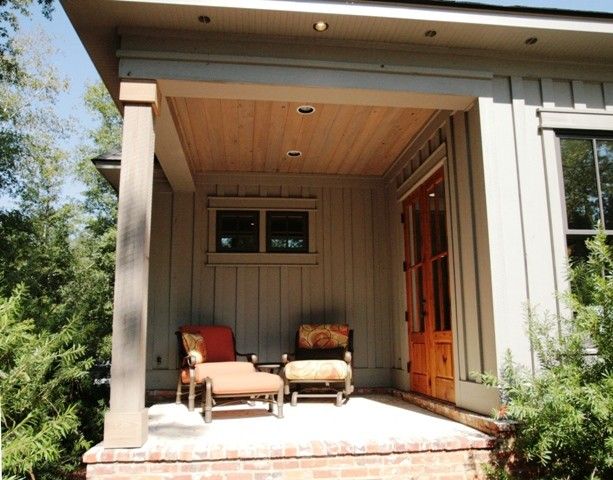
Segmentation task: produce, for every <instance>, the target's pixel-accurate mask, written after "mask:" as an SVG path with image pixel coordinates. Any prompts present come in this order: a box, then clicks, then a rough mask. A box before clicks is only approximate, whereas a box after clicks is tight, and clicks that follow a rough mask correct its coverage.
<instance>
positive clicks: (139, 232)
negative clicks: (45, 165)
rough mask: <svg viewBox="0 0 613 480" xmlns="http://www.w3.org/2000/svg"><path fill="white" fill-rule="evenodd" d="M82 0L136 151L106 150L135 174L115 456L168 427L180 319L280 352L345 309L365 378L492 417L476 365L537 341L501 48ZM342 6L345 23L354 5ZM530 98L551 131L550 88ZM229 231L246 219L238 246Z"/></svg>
mask: <svg viewBox="0 0 613 480" xmlns="http://www.w3.org/2000/svg"><path fill="white" fill-rule="evenodd" d="M68 3H69V9H70V12H69V14H70V15H71V18H73V21H74V22H75V24H76V25H77V28H79V29H81V30H83V31H88V32H90V30H89V29H90V28H91V29H93V30H91V33H92V36H91V37H89V36H87V37H84V38H85V42H86V43H87V42H89V44H90V45H92V46H99V47H100V49H99V50H95V53H94V54H95V55H97V56H98V57H97V58H98V60H97V61H98V62H99V63H100V64H101V65H104V66H105V70H104V71H103V76H104V77H105V81H106V82H107V85H109V87H110V90H111V93H112V95H113V96H114V97H115V99H116V101H117V103H118V105H120V106H121V108H122V109H123V115H124V133H123V144H122V153H121V158H120V160H118V159H115V161H114V163H113V161H112V159H106V160H105V161H104V162H101V163H100V170H101V172H102V173H103V174H104V175H105V176H107V178H108V179H109V181H111V182H115V183H114V184H115V185H116V188H117V190H118V191H119V222H118V242H117V268H116V285H115V289H116V290H115V302H114V323H113V354H112V355H113V360H112V372H111V376H112V381H111V407H110V411H109V412H108V414H107V416H106V422H105V433H104V448H105V449H106V450H108V451H109V452H108V453H106V454H105V455H107V457H108V458H115V457H114V455H115V453H113V452H112V450H115V449H117V450H118V451H123V452H124V453H122V454H119V453H118V454H117V455H127V453H125V451H126V449H128V448H133V449H135V450H134V451H135V452H140V451H141V450H140V449H141V448H143V446H144V445H147V444H148V442H149V440H148V438H149V435H154V434H155V431H154V430H152V429H151V424H152V422H154V418H153V417H152V416H151V415H150V412H148V410H147V408H146V406H145V396H146V393H147V391H151V390H174V386H175V384H176V381H177V377H178V367H179V363H180V360H181V359H180V358H178V348H177V341H176V338H175V331H176V330H177V329H178V328H179V327H180V326H182V325H186V324H201V325H225V326H228V327H231V328H232V330H233V331H234V333H235V335H236V340H237V350H239V351H241V352H245V353H246V352H255V353H257V354H258V355H259V358H260V360H261V361H264V362H275V361H279V359H280V357H281V354H282V353H284V352H287V351H291V350H292V349H293V346H294V343H293V342H294V335H295V332H296V330H297V327H298V326H299V325H300V324H302V323H343V324H348V325H349V326H350V327H351V328H352V329H353V330H354V352H353V365H352V366H353V372H354V384H355V386H356V388H357V389H358V390H360V389H364V388H382V389H384V390H385V391H389V390H390V389H395V390H397V391H401V392H409V391H419V392H421V393H423V394H426V395H429V396H432V397H437V398H439V399H442V400H444V401H446V402H448V403H449V404H450V405H454V406H457V407H459V408H461V409H465V410H470V411H473V412H479V413H481V414H485V415H487V414H489V413H490V412H491V410H492V408H494V407H496V406H497V404H498V400H499V399H498V395H497V392H496V391H495V390H492V389H488V388H486V387H485V386H483V385H482V384H481V383H479V382H478V381H476V380H475V379H474V378H473V376H472V374H473V373H474V372H485V371H489V372H496V371H497V369H498V367H499V360H500V359H501V358H502V356H503V354H504V352H505V350H506V349H507V348H512V349H513V352H514V354H515V358H516V359H517V360H518V361H520V362H522V363H524V364H527V365H529V364H530V363H531V361H532V358H531V355H532V353H531V351H530V345H529V342H528V340H527V338H525V335H523V332H522V329H521V325H520V323H521V318H522V312H523V310H522V308H523V307H522V305H523V304H522V302H523V301H524V300H525V298H524V297H525V295H524V293H525V290H526V289H522V287H521V286H522V285H523V283H522V282H525V278H524V277H525V275H524V274H525V272H524V271H523V270H521V268H520V267H519V266H521V265H524V264H523V263H521V262H520V261H519V260H518V259H521V258H523V253H522V248H523V247H522V245H526V242H525V241H524V239H523V237H522V235H523V233H522V232H523V230H522V228H520V227H521V222H522V221H523V220H522V216H521V202H520V201H519V199H518V191H517V189H518V183H517V181H515V180H513V179H516V177H517V170H516V161H515V158H514V157H513V155H514V153H513V152H515V151H517V150H516V148H515V140H516V139H515V138H514V137H513V135H512V132H514V131H515V130H514V127H515V126H516V125H515V124H514V121H515V120H514V118H515V117H513V115H511V113H510V112H511V110H510V108H511V106H510V105H511V104H510V100H509V98H510V95H511V91H510V90H509V88H510V84H509V82H508V80H507V79H505V78H503V77H496V75H495V74H494V70H493V66H491V65H490V64H487V66H488V68H487V69H484V70H481V69H476V68H474V66H471V65H466V66H465V67H466V68H464V69H459V68H458V65H457V64H455V63H454V61H455V60H454V58H453V55H451V54H449V55H447V56H441V57H440V58H438V57H437V58H438V61H437V62H435V64H434V65H433V64H432V59H433V58H435V57H433V56H431V55H428V54H427V53H424V52H420V53H419V55H417V54H416V55H413V56H407V51H405V50H404V49H403V48H400V47H399V46H396V45H382V44H377V45H378V47H377V48H365V46H364V44H362V43H359V42H355V43H354V42H349V43H348V44H347V45H341V44H340V43H339V42H340V39H336V40H337V41H336V42H335V41H332V40H334V38H327V39H326V40H322V38H323V37H319V38H315V37H312V22H311V21H310V20H309V21H308V22H307V23H306V24H305V25H306V26H307V27H308V28H307V29H306V30H304V31H301V34H300V35H299V36H298V37H296V39H295V40H296V42H297V43H296V44H295V45H294V44H292V46H291V48H290V47H289V46H288V45H286V44H284V43H283V42H282V41H280V40H279V38H277V37H276V36H275V35H276V34H275V28H276V23H275V21H274V19H273V13H271V12H268V11H265V10H262V11H260V12H258V13H254V12H251V13H253V14H254V15H256V16H258V18H259V17H260V16H261V17H262V18H264V17H266V19H267V21H268V22H270V24H269V27H270V29H269V30H267V33H266V34H264V33H262V32H260V34H257V35H256V34H248V33H245V32H242V33H241V32H237V33H235V34H233V35H231V36H229V37H227V38H226V37H224V36H223V31H221V33H219V32H202V31H197V32H196V31H179V30H176V28H178V27H177V26H176V25H175V24H173V23H172V22H170V20H169V19H170V18H171V17H172V15H171V14H172V13H173V12H175V10H173V9H174V8H176V9H178V10H177V11H180V12H182V15H184V16H185V19H187V18H188V17H190V18H191V17H193V19H198V18H199V16H202V15H201V13H200V12H199V10H198V8H197V7H196V6H194V5H191V6H188V5H182V6H173V8H172V9H171V8H170V7H168V8H167V6H159V5H149V4H146V5H139V9H137V10H134V11H129V8H130V6H131V5H129V4H130V2H114V3H113V9H110V10H109V11H107V12H105V13H104V15H102V16H101V17H99V18H97V19H96V20H97V21H96V22H95V25H93V23H92V21H91V16H88V14H89V10H88V8H93V7H92V5H93V4H92V3H91V2H68ZM140 3H142V2H140ZM224 8H225V7H219V9H220V10H224ZM224 11H225V10H224ZM148 13H149V14H151V16H148ZM225 13H228V14H230V13H232V12H230V11H228V12H225ZM234 13H236V12H234ZM154 14H155V22H153V21H152V20H151V19H152V18H154V16H153V15H154ZM284 15H287V16H288V17H292V18H293V17H294V15H293V14H290V13H287V12H286V13H285V14H284ZM295 17H296V18H295V20H296V21H298V20H300V21H301V22H302V21H303V20H304V18H302V16H301V15H296V16H295ZM298 17H300V18H298ZM126 19H131V20H130V21H134V22H135V23H134V25H124V26H122V27H121V29H120V34H118V33H117V25H120V23H121V22H125V21H128V20H126ZM337 20H338V21H339V22H341V23H342V22H345V21H346V22H347V25H346V26H347V28H350V27H349V25H350V23H351V20H352V19H351V16H350V15H349V16H346V18H345V17H344V16H339V18H337ZM354 20H355V19H354ZM167 21H169V22H170V23H168V24H167V23H165V22H167ZM398 21H399V25H401V24H403V22H405V21H407V22H409V21H410V20H407V19H403V20H398ZM128 23H129V21H128ZM122 25H123V24H122ZM301 25H302V23H301ZM170 28H175V30H173V31H169V30H167V29H170ZM267 28H268V27H267ZM301 28H302V27H301ZM384 30H385V28H383V26H382V27H381V31H380V32H379V33H383V31H384ZM398 31H400V30H398ZM94 33H95V35H98V36H95V35H94ZM374 34H376V32H374V31H373V35H374ZM510 34H511V33H510V32H509V35H510ZM331 35H334V33H332V34H331ZM375 36H376V35H375ZM102 38H104V39H106V43H104V47H102V46H100V45H101V43H100V42H101V39H102ZM311 40H313V44H311ZM373 40H374V39H373ZM313 45H316V48H315V47H313ZM112 46H117V48H115V47H112ZM298 47H299V48H298ZM297 52H300V53H299V54H298V53H297ZM296 55H297V56H296ZM539 88H540V87H539V86H538V85H536V84H534V82H533V83H530V82H528V81H527V83H526V89H527V90H530V92H533V90H538V89H539ZM521 105H522V108H523V105H524V104H523V103H522V104H521ZM515 107H517V108H519V107H518V106H517V105H515V106H514V108H515ZM521 112H522V115H523V114H524V113H525V114H526V118H527V120H526V123H530V127H531V128H532V127H534V128H533V130H536V128H537V125H536V123H537V122H538V118H537V117H536V115H535V112H536V107H535V106H534V105H533V104H530V105H529V108H528V107H526V111H525V112H524V110H521ZM530 115H532V116H530ZM517 118H522V117H521V116H519V117H517ZM533 124H534V125H533ZM495 125H503V127H504V128H501V129H500V132H498V131H495V129H496V127H495ZM501 132H503V134H501ZM511 157H513V158H511ZM530 166H531V168H534V169H535V171H536V170H537V169H538V165H537V164H536V163H531V164H530ZM537 173H539V172H536V173H535V174H534V175H529V177H530V178H536V177H538V175H537ZM433 179H434V180H435V182H434V183H433ZM430 187H436V188H430ZM432 199H434V200H432ZM544 203H546V202H541V203H539V205H540V204H544ZM289 213H291V215H294V216H295V217H300V218H301V219H302V223H301V227H300V228H298V229H294V231H291V232H288V231H286V232H285V237H284V238H286V239H287V238H290V237H291V238H292V240H296V239H298V241H297V243H296V245H298V246H299V248H297V249H295V250H294V251H287V249H286V250H285V251H277V250H275V248H277V247H275V245H273V242H272V240H271V238H272V237H273V236H274V235H271V228H269V227H270V226H271V225H272V221H271V219H273V218H274V216H275V215H277V214H282V215H285V216H286V217H289V216H291V215H289ZM232 215H234V217H236V218H238V217H239V216H240V215H242V216H243V218H248V219H249V221H248V222H247V223H248V224H249V225H251V226H253V227H254V228H253V229H252V230H251V231H250V232H248V233H249V236H247V235H246V232H245V231H239V230H240V229H235V231H232V228H227V225H225V224H224V222H225V220H227V219H228V216H232ZM411 215H413V216H411ZM417 217H419V218H420V219H422V220H424V222H425V221H427V222H428V223H427V226H425V225H426V224H425V223H423V222H421V221H417V222H416V221H415V218H417ZM236 218H235V219H234V220H236ZM234 220H233V221H234ZM231 223H232V222H230V224H231ZM224 225H225V226H224ZM418 230H419V231H418ZM235 234H236V235H235ZM232 235H235V236H240V237H241V238H243V239H245V238H248V239H247V241H246V244H245V245H243V247H242V249H238V250H232V248H231V247H232V242H233V240H232V238H233V237H232ZM426 238H429V239H430V240H431V241H429V242H428V241H426V240H425V239H426ZM539 238H540V237H539ZM228 239H229V240H228ZM433 239H434V240H433ZM547 241H548V240H547V239H544V240H543V241H542V242H541V243H535V242H532V243H529V244H528V245H529V246H532V245H539V248H540V247H542V250H543V251H546V250H547V248H546V247H547V245H545V244H546V243H547ZM228 245H230V248H228ZM431 245H437V247H436V248H437V249H438V250H436V252H435V251H434V250H433V249H432V248H430V246H431ZM287 246H288V244H286V247H287ZM417 249H421V250H423V252H426V251H428V252H429V253H428V257H429V258H428V261H429V262H430V263H428V265H427V266H425V264H424V263H423V262H420V261H415V258H416V257H415V256H413V257H412V256H411V252H413V253H414V252H415V251H416V250H417ZM290 250H291V249H290ZM435 257H436V258H435ZM541 257H542V258H543V262H547V261H549V260H547V257H546V256H544V255H541V256H540V257H539V258H541ZM526 268H528V266H526ZM420 269H421V270H420ZM435 269H437V270H436V273H434V272H435ZM530 269H534V270H537V268H535V267H533V266H532V265H530ZM420 271H421V272H425V271H427V279H426V280H423V282H422V284H421V287H420V286H419V285H420V284H419V282H420V281H421V280H418V279H419V278H420V275H421V274H420ZM411 275H413V276H411ZM424 278H426V275H425V274H424ZM549 280H551V279H549ZM549 280H547V281H549ZM541 283H542V282H541ZM516 286H517V287H516ZM549 286H550V285H549V284H547V285H546V286H543V287H542V289H541V290H542V291H543V292H544V291H545V290H546V289H548V290H547V293H546V294H547V295H549V292H550V291H552V289H549ZM420 288H421V290H420ZM426 294H427V298H426ZM546 294H545V293H543V297H545V295H546ZM424 307H426V308H424ZM358 400H360V399H358ZM358 403H359V402H358ZM350 404H351V402H350ZM309 406H310V405H305V407H307V408H308V407H309ZM299 407H302V405H299ZM160 408H161V407H160ZM330 408H331V409H332V411H333V412H334V415H338V414H344V412H345V409H344V407H342V408H340V409H334V407H332V406H330ZM156 409H158V407H156ZM286 410H288V411H289V412H291V411H292V409H291V408H289V407H288V408H287V409H286ZM154 411H155V410H154ZM158 411H167V412H172V410H164V409H162V410H159V409H158ZM295 411H296V412H300V411H302V410H301V408H298V409H296V410H295ZM348 411H349V410H348ZM403 411H404V410H403V409H398V408H395V409H392V410H390V412H395V413H399V414H400V413H402V412H403ZM171 417H172V415H171V416H170V417H167V418H171ZM192 417H193V416H192ZM357 417H358V418H359V415H358V416H357ZM193 418H196V417H193ZM383 418H386V419H387V421H385V422H381V425H380V427H381V428H380V429H379V431H381V432H382V433H383V431H384V430H385V429H388V430H390V431H394V430H395V426H394V425H395V422H394V421H393V414H392V415H387V414H385V415H383ZM244 420H245V421H248V420H249V419H244ZM353 421H355V419H354V420H353ZM236 422H237V423H239V424H240V419H236ZM348 422H349V420H348ZM214 423H215V421H214ZM220 423H221V422H220ZM418 423H419V422H418ZM224 424H227V425H231V424H230V423H225V422H224ZM280 424H283V425H284V424H285V423H284V422H280ZM180 425H182V424H181V423H180V422H179V423H178V424H177V426H178V428H177V429H176V430H173V431H175V432H177V433H179V432H183V431H185V430H184V429H183V427H180ZM421 425H423V423H421ZM221 426H222V425H220V428H221ZM296 428H298V429H299V430H300V429H301V428H302V426H301V425H299V424H297V425H296ZM373 428H374V426H373ZM424 428H425V427H424ZM169 431H170V430H169ZM187 431H188V432H191V431H192V429H191V427H190V428H187ZM202 432H204V433H203V435H211V436H214V435H218V434H219V435H221V436H223V435H222V434H221V433H218V431H217V430H213V431H209V430H208V429H205V430H204V431H202ZM421 433H422V432H417V435H418V437H419V435H421ZM179 437H180V435H179ZM388 438H389V436H387V434H386V436H385V440H384V443H385V442H388ZM176 440H177V441H178V442H179V443H181V439H180V438H177V439H176ZM207 441H209V440H207ZM288 441H289V440H288ZM210 442H213V443H212V444H214V443H215V440H214V439H213V438H211V439H210ZM97 448H98V450H97V451H99V449H100V448H101V447H97ZM388 453H391V452H388ZM104 458H106V457H104ZM130 458H131V457H130Z"/></svg>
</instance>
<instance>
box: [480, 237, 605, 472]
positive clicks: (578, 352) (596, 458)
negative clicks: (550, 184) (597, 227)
mask: <svg viewBox="0 0 613 480" xmlns="http://www.w3.org/2000/svg"><path fill="white" fill-rule="evenodd" d="M588 250H589V258H588V259H587V260H586V261H584V262H578V263H576V264H575V265H573V266H571V269H570V276H571V286H572V292H571V293H570V294H568V295H567V297H566V300H567V304H568V306H569V307H570V310H571V311H572V312H573V314H572V316H571V317H570V318H566V317H562V316H559V317H558V316H556V317H547V318H541V319H539V318H535V317H534V316H532V315H530V316H529V322H528V323H529V332H528V333H529V336H530V340H531V342H532V345H533V348H534V351H535V353H536V355H537V358H538V362H539V370H538V372H537V373H536V374H535V375H533V374H532V372H529V371H527V370H526V369H524V368H522V367H520V366H518V365H515V364H514V363H513V361H512V358H511V355H510V353H508V354H507V357H506V361H505V363H504V365H503V368H502V372H501V378H500V379H497V378H496V377H494V376H491V375H481V379H482V380H484V381H485V383H487V384H489V385H490V386H495V387H497V388H499V389H500V392H501V395H502V401H503V405H504V406H503V408H502V409H501V411H500V412H499V414H498V416H499V417H505V418H507V419H510V420H513V421H516V422H517V423H516V430H515V435H514V437H513V438H508V439H506V440H504V441H503V442H502V443H501V445H500V447H499V449H498V451H497V452H495V453H496V457H495V458H496V459H495V461H494V468H492V469H491V470H490V472H489V474H490V477H491V478H497V479H514V478H522V479H525V478H534V479H536V478H538V479H585V478H592V479H603V480H604V479H609V478H613V277H612V275H613V252H612V250H611V248H610V247H609V246H608V245H607V243H606V237H605V235H604V234H603V233H600V234H599V235H598V236H597V237H595V238H594V239H593V240H590V241H588Z"/></svg>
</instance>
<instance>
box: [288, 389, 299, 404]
mask: <svg viewBox="0 0 613 480" xmlns="http://www.w3.org/2000/svg"><path fill="white" fill-rule="evenodd" d="M290 404H291V406H292V407H295V406H296V405H297V404H298V391H297V390H294V391H293V392H292V399H291V401H290Z"/></svg>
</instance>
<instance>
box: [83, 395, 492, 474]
mask: <svg viewBox="0 0 613 480" xmlns="http://www.w3.org/2000/svg"><path fill="white" fill-rule="evenodd" d="M224 408H225V407H221V408H220V409H219V410H217V412H215V411H214V420H213V423H211V424H204V422H203V420H202V417H201V414H200V413H199V412H188V411H187V409H186V408H185V407H184V406H182V405H174V404H158V405H155V406H153V407H152V408H151V409H150V424H149V440H148V441H147V443H146V444H145V445H143V446H142V447H141V448H134V449H104V448H103V447H102V445H98V446H96V447H94V448H92V449H90V450H89V451H88V452H87V453H86V454H85V455H84V457H83V461H84V462H85V463H86V464H87V478H88V480H130V479H134V480H145V479H146V480H170V479H174V480H201V479H202V480H204V479H216V480H265V479H271V480H273V479H274V480H276V479H288V480H302V479H304V480H311V479H341V478H348V479H349V478H356V479H404V480H409V479H435V480H444V479H447V480H453V479H457V480H466V479H476V478H483V475H482V470H481V469H482V465H483V464H484V463H486V462H487V461H488V459H489V455H490V450H491V447H492V444H493V437H492V436H490V435H487V434H485V433H482V432H479V431H477V430H474V429H472V428H469V427H466V426H464V425H461V424H459V423H455V422H452V421H450V420H448V419H445V418H443V417H440V416H438V415H435V414H433V413H431V412H428V411H426V410H423V409H421V408H419V407H416V406H413V405H410V404H407V403H406V402H404V401H402V400H400V399H397V398H394V397H390V396H385V395H369V396H368V398H359V397H356V398H352V399H351V400H350V401H349V402H348V403H347V404H346V405H344V406H343V407H341V408H337V407H335V406H334V405H333V403H331V402H327V403H326V402H323V403H309V402H304V403H301V404H299V405H298V406H297V407H290V406H289V405H287V406H286V417H285V418H284V419H281V420H280V419H277V418H276V416H274V415H272V414H269V413H268V412H267V411H266V409H265V407H261V408H258V407H244V406H243V407H236V409H228V410H224Z"/></svg>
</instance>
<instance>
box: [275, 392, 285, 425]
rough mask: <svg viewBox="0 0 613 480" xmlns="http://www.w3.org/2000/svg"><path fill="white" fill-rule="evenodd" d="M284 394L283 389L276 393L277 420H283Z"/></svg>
mask: <svg viewBox="0 0 613 480" xmlns="http://www.w3.org/2000/svg"><path fill="white" fill-rule="evenodd" d="M284 392H285V389H284V387H281V388H280V389H279V392H278V393H277V418H283V394H284Z"/></svg>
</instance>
